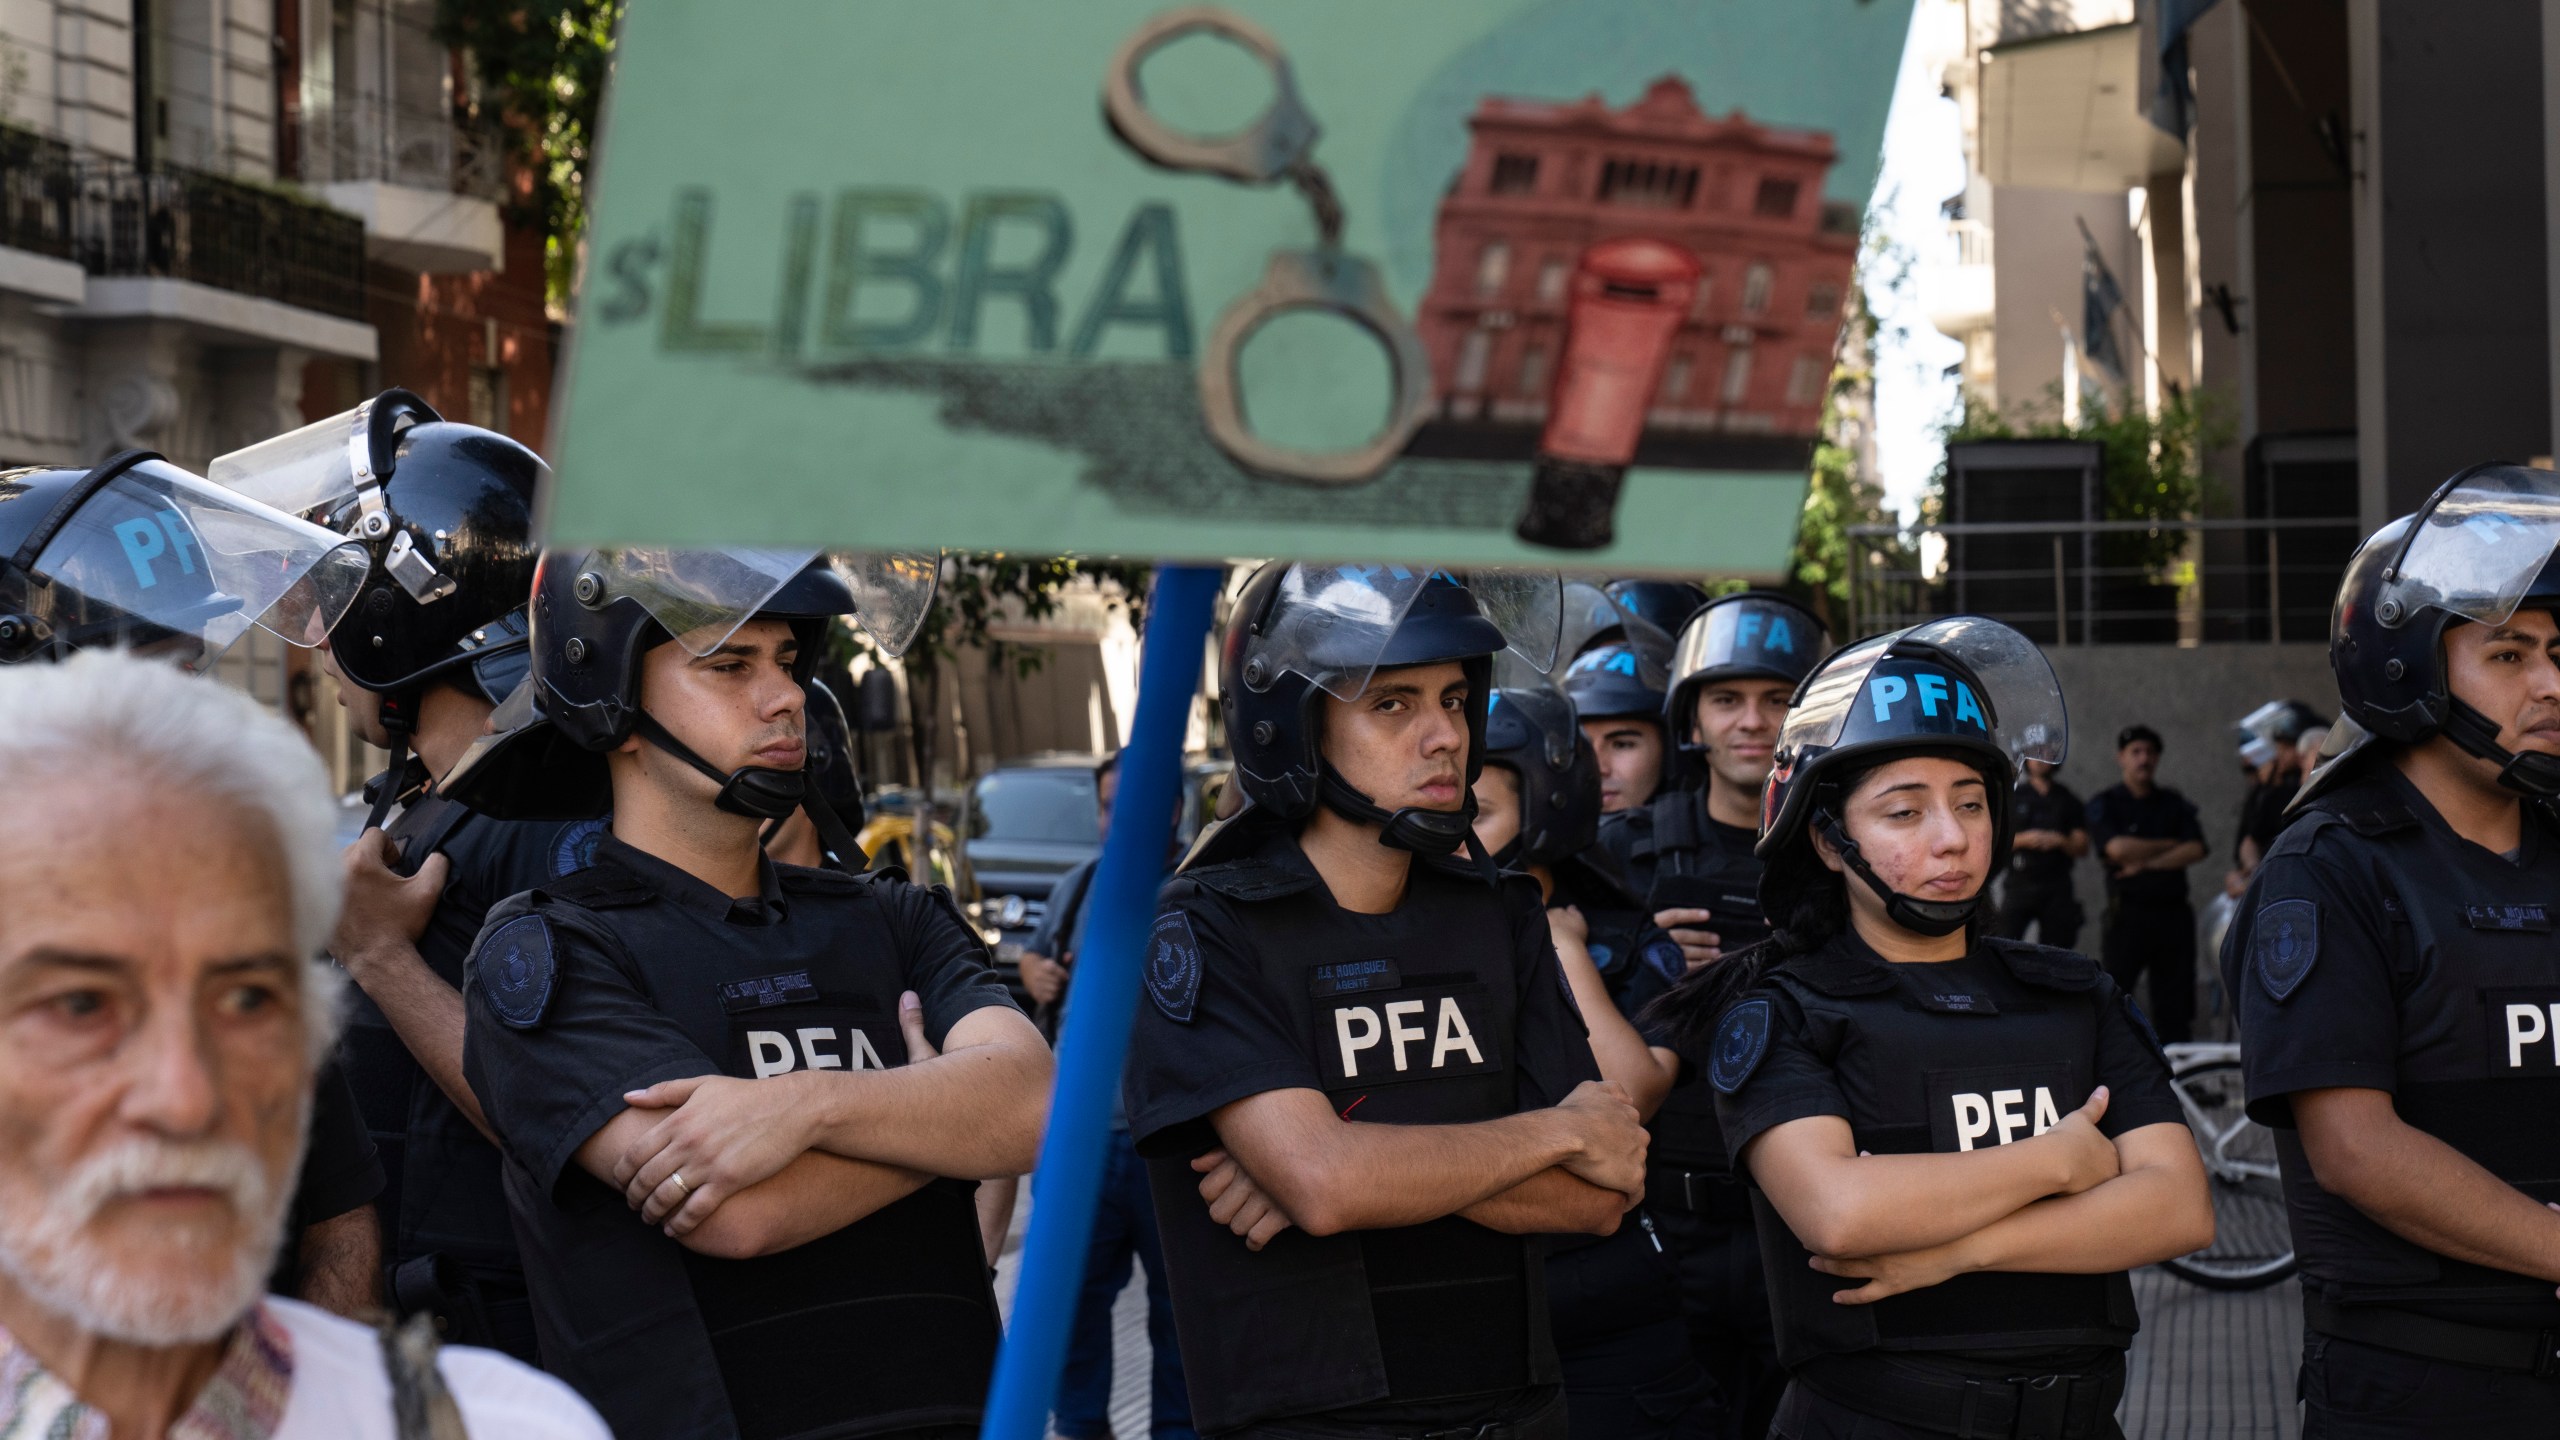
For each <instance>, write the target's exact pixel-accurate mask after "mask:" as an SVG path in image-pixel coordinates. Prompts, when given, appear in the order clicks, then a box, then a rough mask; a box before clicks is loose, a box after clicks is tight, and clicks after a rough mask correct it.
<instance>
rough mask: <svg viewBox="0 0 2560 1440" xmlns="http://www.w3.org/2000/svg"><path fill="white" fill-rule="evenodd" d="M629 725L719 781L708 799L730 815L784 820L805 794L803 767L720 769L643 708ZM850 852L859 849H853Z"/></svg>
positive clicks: (801, 801) (805, 770) (665, 749)
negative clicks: (716, 793) (716, 794)
mask: <svg viewBox="0 0 2560 1440" xmlns="http://www.w3.org/2000/svg"><path fill="white" fill-rule="evenodd" d="M633 728H634V729H635V730H636V731H637V732H638V733H639V736H640V738H641V739H643V740H646V741H648V742H649V743H650V744H652V745H655V746H657V747H658V748H659V749H661V750H664V751H665V752H667V753H668V754H670V755H672V756H674V757H675V758H677V759H678V760H681V761H683V762H684V763H685V764H687V765H690V766H692V767H693V768H694V769H696V770H699V771H701V772H702V773H703V774H705V775H707V776H709V777H711V778H712V779H714V780H716V781H718V782H720V798H718V799H717V800H714V801H713V802H712V803H713V804H714V805H717V806H718V807H719V808H721V809H722V810H725V811H727V812H729V813H730V814H732V815H745V816H749V817H751V818H753V819H757V820H787V819H789V818H790V817H791V812H792V811H794V810H797V809H799V808H800V806H801V805H802V804H803V803H804V802H805V801H807V799H808V798H809V772H808V770H807V769H806V768H802V769H799V770H783V769H779V768H777V767H775V766H771V765H742V766H740V767H739V768H738V769H736V770H732V771H723V770H721V769H720V767H718V766H716V765H714V764H712V763H711V762H710V761H708V760H705V759H703V758H702V757H701V756H700V755H698V754H696V753H695V752H694V749H693V747H692V746H690V745H687V744H686V743H684V742H683V741H681V740H679V739H677V738H676V737H675V735H674V734H673V733H672V732H670V731H669V730H668V729H667V727H666V726H664V725H661V724H659V723H658V718H657V717H656V716H654V715H652V714H650V713H649V712H648V711H646V710H643V711H641V712H640V716H639V720H638V723H637V724H636V725H635V726H634V727H633ZM832 813H833V812H830V814H832ZM854 853H856V854H860V853H861V852H860V851H859V850H857V851H855V852H854Z"/></svg>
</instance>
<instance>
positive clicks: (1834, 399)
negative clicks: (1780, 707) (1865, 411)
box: [1787, 205, 1913, 633]
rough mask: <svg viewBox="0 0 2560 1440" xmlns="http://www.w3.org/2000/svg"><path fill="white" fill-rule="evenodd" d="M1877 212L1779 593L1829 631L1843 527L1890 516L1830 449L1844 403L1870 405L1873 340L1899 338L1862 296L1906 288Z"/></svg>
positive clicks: (1875, 489)
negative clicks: (1861, 399) (1860, 400)
mask: <svg viewBox="0 0 2560 1440" xmlns="http://www.w3.org/2000/svg"><path fill="white" fill-rule="evenodd" d="M1885 208H1886V206H1883V205H1878V206H1876V207H1874V208H1873V209H1871V210H1870V212H1869V218H1868V222H1867V233H1866V236H1865V238H1864V239H1863V241H1862V242H1861V245H1860V249H1859V256H1858V275H1857V283H1855V284H1853V285H1851V286H1850V287H1849V300H1848V304H1849V314H1848V317H1847V319H1846V322H1845V323H1846V325H1847V327H1848V328H1847V332H1846V333H1847V336H1848V339H1849V341H1850V343H1848V344H1846V345H1843V346H1842V347H1841V350H1842V352H1843V354H1842V358H1841V359H1840V360H1839V361H1838V362H1837V363H1836V364H1835V365H1834V366H1833V369H1832V372H1831V387H1830V389H1829V391H1828V392H1827V393H1826V394H1825V396H1824V399H1823V407H1822V432H1821V433H1822V434H1823V436H1824V437H1825V438H1824V440H1823V442H1822V443H1821V444H1819V445H1817V446H1816V447H1815V448H1814V452H1813V474H1812V483H1811V484H1810V485H1809V486H1808V487H1807V488H1806V490H1805V497H1804V514H1803V515H1802V516H1801V517H1800V518H1799V519H1798V521H1797V523H1796V549H1795V558H1794V560H1793V562H1792V564H1791V565H1790V566H1789V568H1788V580H1789V582H1790V583H1789V585H1788V587H1787V588H1788V589H1789V590H1790V591H1791V592H1793V593H1794V594H1795V595H1796V596H1797V597H1798V598H1799V599H1802V600H1803V601H1804V602H1805V603H1806V604H1807V605H1809V606H1811V607H1812V609H1813V612H1814V614H1815V615H1816V616H1818V617H1820V618H1821V620H1822V622H1823V623H1824V624H1825V625H1828V626H1830V627H1831V629H1832V630H1833V631H1834V632H1835V633H1838V632H1841V631H1843V630H1845V628H1846V626H1847V623H1848V617H1849V579H1850V575H1851V573H1852V566H1851V564H1850V560H1851V553H1850V536H1849V528H1850V527H1851V526H1853V525H1875V524H1890V523H1892V521H1893V518H1894V517H1893V514H1892V512H1891V511H1888V510H1887V509H1886V508H1885V504H1884V487H1883V486H1881V485H1879V484H1878V483H1876V479H1875V477H1874V476H1872V475H1863V474H1860V473H1859V471H1858V457H1857V454H1856V452H1855V451H1853V450H1851V449H1849V448H1848V447H1847V446H1845V445H1837V444H1833V443H1832V441H1831V438H1830V437H1833V436H1836V435H1837V434H1838V433H1839V425H1838V414H1839V411H1840V408H1841V406H1842V405H1843V404H1844V403H1845V402H1846V401H1848V400H1849V399H1851V398H1852V397H1856V396H1861V395H1863V396H1866V397H1868V398H1869V400H1870V404H1871V405H1872V398H1873V396H1874V393H1875V367H1874V355H1875V352H1876V348H1877V344H1878V341H1879V339H1880V338H1884V337H1885V336H1886V335H1887V334H1890V336H1891V338H1894V339H1896V340H1899V339H1900V338H1901V336H1902V330H1901V328H1900V327H1896V328H1894V329H1893V330H1891V331H1890V332H1886V331H1884V330H1882V329H1881V327H1880V322H1879V320H1878V317H1877V315H1876V310H1875V306H1874V303H1873V302H1872V300H1871V299H1870V298H1869V292H1870V291H1871V290H1880V291H1882V292H1884V293H1886V294H1897V293H1900V292H1903V291H1905V290H1907V289H1908V288H1909V287H1910V285H1911V283H1912V273H1913V257H1912V255H1911V253H1910V251H1909V250H1908V249H1906V248H1905V247H1903V246H1900V245H1896V244H1894V243H1893V241H1892V239H1891V238H1890V237H1889V236H1887V235H1886V234H1885V233H1884V231H1883V229H1882V228H1881V227H1880V226H1879V225H1878V224H1877V223H1876V221H1875V218H1874V217H1875V215H1876V214H1877V213H1879V212H1881V211H1882V210H1884V209H1885ZM1859 543H1860V544H1863V545H1865V546H1867V547H1868V548H1869V549H1870V550H1875V549H1877V548H1879V542H1878V541H1876V540H1874V539H1872V538H1868V539H1862V540H1860V541H1859ZM1881 548H1883V549H1886V550H1891V551H1894V552H1895V554H1894V556H1892V557H1879V563H1883V564H1888V565H1907V564H1909V563H1910V560H1909V557H1907V556H1901V555H1900V553H1899V552H1900V549H1901V547H1900V546H1898V545H1896V544H1894V543H1893V542H1889V541H1888V542H1882V547H1881Z"/></svg>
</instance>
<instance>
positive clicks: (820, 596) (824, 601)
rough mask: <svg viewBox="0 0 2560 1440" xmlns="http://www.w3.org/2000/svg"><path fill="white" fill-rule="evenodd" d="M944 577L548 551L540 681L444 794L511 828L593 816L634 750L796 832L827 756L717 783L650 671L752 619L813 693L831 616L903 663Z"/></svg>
mask: <svg viewBox="0 0 2560 1440" xmlns="http://www.w3.org/2000/svg"><path fill="white" fill-rule="evenodd" d="M938 568H939V561H938V560H937V559H935V558H932V557H926V556H909V555H889V556H879V557H850V556H847V557H831V556H826V555H821V554H817V553H815V552H812V551H807V550H747V549H737V550H671V549H656V548H631V549H599V550H584V551H579V550H571V551H550V552H547V553H545V554H544V555H543V557H542V560H541V563H540V565H539V566H537V567H536V569H535V572H534V581H533V603H532V611H531V637H530V642H529V653H530V655H531V657H532V666H531V673H530V674H529V675H528V676H527V677H526V680H525V683H524V686H523V687H522V689H521V692H520V694H519V695H518V696H512V697H510V699H509V701H508V702H507V703H506V704H504V705H502V706H500V707H499V715H498V717H497V719H496V720H495V721H493V731H494V733H493V734H492V735H491V736H489V737H487V739H485V740H484V741H482V742H481V743H479V744H476V745H474V746H473V748H472V753H471V754H469V755H467V756H466V757H465V759H464V762H463V763H461V764H458V765H456V766H455V767H454V770H453V772H452V773H451V774H449V775H448V776H447V777H446V780H445V784H444V787H443V788H444V789H445V791H446V793H448V794H453V795H455V796H456V797H457V798H460V799H462V800H463V802H464V803H466V804H468V805H471V806H472V807H473V808H474V809H478V810H482V811H484V812H486V813H489V814H492V815H496V816H498V817H500V818H534V817H546V816H563V815H570V816H574V815H580V814H594V813H598V812H599V810H600V809H601V808H602V805H601V802H602V801H603V800H605V799H607V798H609V797H610V794H611V785H610V782H609V780H608V778H607V772H606V769H605V765H604V761H603V756H604V754H605V752H607V751H610V750H613V749H614V748H616V747H617V746H619V745H621V744H622V742H623V741H625V740H628V739H630V738H631V737H632V736H633V735H638V736H640V737H641V738H642V739H644V740H646V741H648V742H649V743H650V744H651V745H654V746H656V747H657V748H659V749H661V750H664V751H666V752H667V753H668V754H670V755H673V756H675V757H676V758H677V759H679V760H681V761H683V762H684V763H686V764H687V765H690V766H692V767H693V768H695V769H697V770H699V771H701V772H702V773H704V774H705V775H708V776H711V777H712V778H714V779H716V780H719V781H720V782H721V787H722V788H721V796H720V801H719V804H720V807H721V808H722V809H724V810H728V811H731V812H732V813H736V814H746V815H756V816H759V817H761V818H764V819H768V820H779V819H782V818H784V817H787V816H788V815H789V814H790V813H791V811H792V809H793V808H795V807H797V806H799V805H800V804H801V803H803V801H804V800H805V799H806V798H807V795H808V790H809V784H808V773H809V769H810V767H811V764H812V762H813V761H814V757H815V756H816V755H817V753H818V749H819V743H818V742H817V741H816V740H814V739H813V740H811V741H810V742H809V752H808V754H809V757H810V759H806V760H804V762H803V768H802V769H800V770H796V771H788V772H783V771H775V770H772V769H771V768H770V767H761V766H748V767H745V768H742V769H740V770H736V771H725V772H724V771H721V770H720V769H719V768H718V767H716V766H714V765H712V764H711V763H710V762H709V761H707V760H705V759H703V758H702V757H701V756H700V755H698V754H696V753H695V752H694V751H693V749H692V748H691V747H690V746H687V745H686V744H685V743H684V742H683V741H681V740H679V739H677V738H676V736H675V735H673V734H672V733H670V732H669V731H668V730H667V729H666V727H665V726H663V725H661V724H659V723H658V722H657V720H656V719H654V718H653V717H651V716H650V715H649V713H648V712H647V711H646V710H644V709H643V708H641V704H640V675H641V661H642V657H644V656H645V655H647V654H648V652H650V651H651V650H654V649H656V648H657V647H658V646H660V645H667V644H681V645H683V646H684V647H685V648H686V649H687V650H688V651H690V652H691V653H693V654H695V655H708V654H710V653H711V652H712V651H714V650H717V649H718V648H719V647H720V646H721V645H723V644H726V643H727V642H728V640H729V638H730V637H731V636H732V635H735V634H736V633H737V631H738V627H740V626H741V625H744V624H746V623H747V622H748V621H749V620H756V619H764V620H781V621H785V622H787V623H789V625H790V626H791V629H792V632H793V634H794V636H795V638H796V639H797V640H798V641H799V647H800V650H799V656H798V659H797V661H796V663H795V664H794V667H793V670H792V676H793V678H794V679H796V680H798V681H799V682H800V683H801V684H802V685H804V686H806V685H808V684H809V683H810V679H811V676H812V675H814V674H815V672H816V670H817V666H818V663H819V661H820V659H821V658H822V655H823V651H824V648H825V646H824V634H825V629H826V625H827V622H828V621H829V620H831V619H832V618H834V617H836V616H839V615H849V616H853V617H854V618H855V619H856V620H857V622H858V623H860V624H861V625H862V627H863V629H864V630H865V631H866V632H867V633H868V634H869V635H870V636H871V638H872V641H873V643H875V644H877V645H878V646H879V647H880V648H881V649H883V650H886V651H887V652H888V653H890V654H892V655H896V654H899V653H902V652H903V651H904V650H905V649H906V647H907V645H908V643H909V642H910V641H912V640H913V639H914V637H915V632H916V630H917V628H918V627H919V626H921V624H922V623H923V619H924V613H925V610H926V608H927V606H929V605H930V604H931V603H932V598H933V588H934V581H935V575H936V572H937V570H938ZM829 841H830V843H831V844H833V843H834V837H829Z"/></svg>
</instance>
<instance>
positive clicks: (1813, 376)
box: [1787, 355, 1822, 405]
mask: <svg viewBox="0 0 2560 1440" xmlns="http://www.w3.org/2000/svg"><path fill="white" fill-rule="evenodd" d="M1821 398H1822V359H1821V357H1820V356H1817V355H1799V356H1797V357H1796V364H1795V368H1794V369H1792V370H1789V371H1788V372H1787V403H1788V404H1790V405H1810V404H1812V403H1813V402H1815V401H1816V400H1819V399H1821Z"/></svg>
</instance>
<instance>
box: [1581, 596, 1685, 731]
mask: <svg viewBox="0 0 2560 1440" xmlns="http://www.w3.org/2000/svg"><path fill="white" fill-rule="evenodd" d="M1670 686H1671V642H1670V637H1668V636H1666V635H1664V634H1663V633H1662V632H1661V631H1659V630H1656V629H1654V628H1653V627H1652V626H1651V625H1648V624H1646V623H1645V622H1644V621H1642V620H1636V619H1633V618H1630V619H1629V621H1628V623H1627V625H1626V626H1625V628H1624V629H1623V630H1622V631H1621V632H1620V635H1619V638H1617V639H1615V640H1610V641H1607V642H1604V643H1602V644H1599V645H1594V646H1592V647H1591V648H1590V649H1588V650H1585V651H1583V652H1582V653H1581V654H1579V655H1576V656H1575V657H1573V661H1572V663H1571V664H1569V665H1567V666H1566V667H1565V672H1564V693H1565V698H1567V699H1568V700H1571V701H1572V702H1573V711H1574V714H1575V715H1577V716H1579V717H1580V718H1582V719H1584V720H1607V719H1613V718H1615V717H1618V716H1622V715H1636V716H1641V717H1643V718H1644V719H1646V720H1649V721H1652V722H1653V723H1654V724H1656V725H1659V724H1661V723H1662V706H1663V697H1664V696H1665V695H1666V694H1667V693H1668V692H1669V690H1670Z"/></svg>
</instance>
